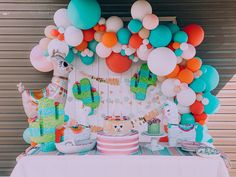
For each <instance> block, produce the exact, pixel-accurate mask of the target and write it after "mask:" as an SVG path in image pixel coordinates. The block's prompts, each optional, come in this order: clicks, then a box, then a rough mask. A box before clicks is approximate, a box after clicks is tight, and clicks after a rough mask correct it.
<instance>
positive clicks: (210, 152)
mask: <svg viewBox="0 0 236 177" xmlns="http://www.w3.org/2000/svg"><path fill="white" fill-rule="evenodd" d="M197 155H198V156H200V157H206V158H215V157H220V156H221V153H220V151H219V150H217V149H215V148H213V147H200V148H199V149H198V150H197Z"/></svg>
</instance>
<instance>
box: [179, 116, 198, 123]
mask: <svg viewBox="0 0 236 177" xmlns="http://www.w3.org/2000/svg"><path fill="white" fill-rule="evenodd" d="M180 124H182V125H189V124H195V119H194V117H193V115H192V114H183V115H182V116H181V121H180Z"/></svg>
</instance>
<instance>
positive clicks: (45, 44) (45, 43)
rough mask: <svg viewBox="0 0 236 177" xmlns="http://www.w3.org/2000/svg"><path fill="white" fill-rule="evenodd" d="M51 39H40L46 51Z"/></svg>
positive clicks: (41, 45)
mask: <svg viewBox="0 0 236 177" xmlns="http://www.w3.org/2000/svg"><path fill="white" fill-rule="evenodd" d="M50 41H51V39H48V38H43V39H41V40H40V41H39V47H40V48H41V49H42V50H43V51H44V50H47V49H48V44H49V42H50Z"/></svg>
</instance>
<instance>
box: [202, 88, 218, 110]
mask: <svg viewBox="0 0 236 177" xmlns="http://www.w3.org/2000/svg"><path fill="white" fill-rule="evenodd" d="M203 97H204V98H207V99H208V101H209V102H208V104H207V105H204V112H205V113H206V114H215V113H217V112H218V110H219V108H220V101H219V99H218V98H217V97H216V96H214V95H212V94H211V93H210V92H207V93H204V94H203Z"/></svg>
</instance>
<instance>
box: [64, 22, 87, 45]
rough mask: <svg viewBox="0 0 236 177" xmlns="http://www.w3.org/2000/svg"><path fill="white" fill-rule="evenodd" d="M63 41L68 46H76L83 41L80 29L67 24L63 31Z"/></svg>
mask: <svg viewBox="0 0 236 177" xmlns="http://www.w3.org/2000/svg"><path fill="white" fill-rule="evenodd" d="M64 35H65V41H66V43H67V44H68V45H70V46H77V45H79V44H81V42H82V41H83V38H84V36H83V33H82V31H81V30H80V29H78V28H75V27H74V26H69V27H68V28H66V31H65V34H64Z"/></svg>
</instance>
